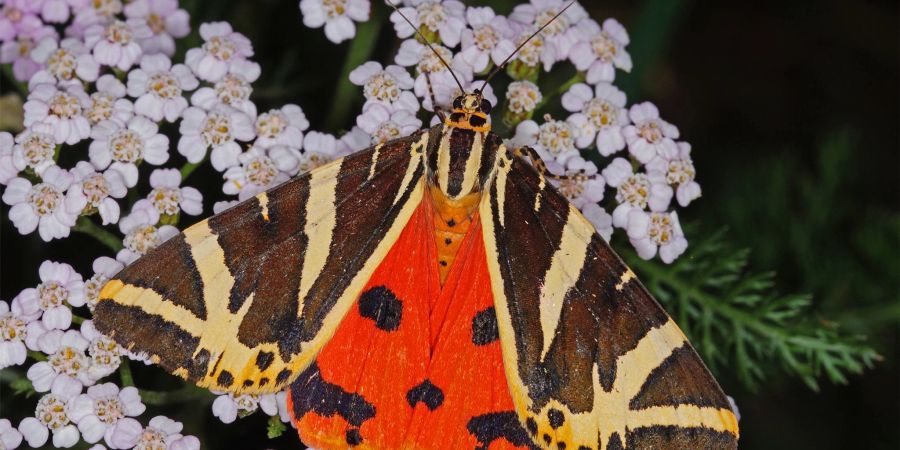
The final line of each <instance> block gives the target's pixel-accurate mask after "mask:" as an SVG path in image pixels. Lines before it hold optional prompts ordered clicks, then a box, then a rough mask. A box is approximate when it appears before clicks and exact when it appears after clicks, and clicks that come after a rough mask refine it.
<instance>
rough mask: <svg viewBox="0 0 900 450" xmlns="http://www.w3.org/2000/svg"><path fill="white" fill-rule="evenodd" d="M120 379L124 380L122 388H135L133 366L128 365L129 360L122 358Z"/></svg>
mask: <svg viewBox="0 0 900 450" xmlns="http://www.w3.org/2000/svg"><path fill="white" fill-rule="evenodd" d="M119 378H121V379H122V386H134V377H133V376H131V365H130V364H128V358H122V361H121V362H120V363H119Z"/></svg>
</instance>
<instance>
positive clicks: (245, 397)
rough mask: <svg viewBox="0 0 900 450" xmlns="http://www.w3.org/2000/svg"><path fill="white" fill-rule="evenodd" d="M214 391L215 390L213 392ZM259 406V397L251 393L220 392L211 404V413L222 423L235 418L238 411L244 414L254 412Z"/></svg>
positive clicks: (230, 421) (232, 420) (229, 421)
mask: <svg viewBox="0 0 900 450" xmlns="http://www.w3.org/2000/svg"><path fill="white" fill-rule="evenodd" d="M214 393H215V392H214ZM258 408H259V397H257V396H256V395H252V394H241V395H238V396H237V397H235V396H234V394H231V393H228V394H222V395H219V396H218V397H216V400H215V401H213V404H212V412H213V415H214V416H216V417H218V418H219V420H221V421H222V423H232V422H234V420H235V419H237V416H238V412H240V413H241V415H242V416H243V415H246V414H250V413H253V412H255V411H256V410H257V409H258Z"/></svg>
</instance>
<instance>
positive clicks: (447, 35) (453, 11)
mask: <svg viewBox="0 0 900 450" xmlns="http://www.w3.org/2000/svg"><path fill="white" fill-rule="evenodd" d="M412 4H413V5H414V7H403V8H400V9H399V11H394V12H393V13H391V22H393V23H394V30H395V31H396V32H397V36H398V37H400V38H401V39H405V38H408V37H410V36H412V35H413V34H415V32H416V30H415V29H414V28H413V27H411V26H409V23H407V22H406V19H404V18H403V17H402V16H401V15H400V14H401V13H402V14H403V16H406V18H407V19H409V20H410V22H412V23H413V25H415V26H416V27H417V28H420V29H422V30H424V31H423V32H424V33H425V35H426V36H428V35H432V36H437V37H440V39H441V42H443V43H444V45H447V46H449V47H456V45H457V44H459V40H460V36H461V33H462V30H463V29H464V28H465V27H466V19H465V11H466V6H465V5H463V4H462V3H461V2H458V1H456V0H442V1H441V0H414V1H413V2H412Z"/></svg>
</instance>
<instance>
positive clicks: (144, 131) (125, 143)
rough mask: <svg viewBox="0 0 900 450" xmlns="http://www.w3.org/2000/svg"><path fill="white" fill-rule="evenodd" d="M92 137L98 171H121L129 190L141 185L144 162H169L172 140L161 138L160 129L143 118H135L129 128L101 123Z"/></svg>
mask: <svg viewBox="0 0 900 450" xmlns="http://www.w3.org/2000/svg"><path fill="white" fill-rule="evenodd" d="M91 137H93V138H94V142H91V146H90V149H89V153H90V157H91V163H92V164H93V165H94V167H96V168H97V170H106V169H107V168H109V170H115V171H118V172H119V173H121V174H122V178H123V179H124V180H125V186H128V187H129V188H131V187H134V186H135V185H136V184H137V181H138V169H137V165H138V164H140V163H141V161H146V162H148V163H150V164H153V165H156V166H158V165H161V164H163V163H165V162H166V161H167V160H168V159H169V138H168V137H166V136H165V135H163V134H159V128H158V127H157V125H156V124H155V123H153V122H151V121H150V120H149V119H147V118H146V117H143V116H134V117H132V118H131V120H129V121H128V124H127V125H122V124H119V123H117V122H114V121H111V120H107V121H104V122H101V123H99V124H97V126H96V127H94V131H93V133H92V136H91Z"/></svg>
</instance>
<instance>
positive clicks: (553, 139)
mask: <svg viewBox="0 0 900 450" xmlns="http://www.w3.org/2000/svg"><path fill="white" fill-rule="evenodd" d="M578 133H579V128H578V127H577V126H575V125H574V124H572V123H571V122H569V121H561V120H553V119H551V118H550V117H549V116H548V117H545V118H544V123H542V124H541V125H538V124H537V122H535V121H533V120H525V121H522V122H520V123H519V125H518V126H516V134H515V136H513V138H512V140H511V142H512V143H513V144H514V145H516V146H530V147H532V148H534V149H535V150H536V151H537V152H538V154H539V155H540V156H541V158H542V159H544V160H545V161H552V160H555V161H556V162H558V163H560V164H563V163H565V161H566V160H567V159H569V158H571V157H573V156H575V155H578V149H577V148H575V140H576V139H577V138H578Z"/></svg>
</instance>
